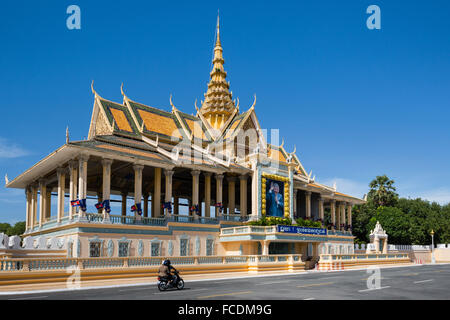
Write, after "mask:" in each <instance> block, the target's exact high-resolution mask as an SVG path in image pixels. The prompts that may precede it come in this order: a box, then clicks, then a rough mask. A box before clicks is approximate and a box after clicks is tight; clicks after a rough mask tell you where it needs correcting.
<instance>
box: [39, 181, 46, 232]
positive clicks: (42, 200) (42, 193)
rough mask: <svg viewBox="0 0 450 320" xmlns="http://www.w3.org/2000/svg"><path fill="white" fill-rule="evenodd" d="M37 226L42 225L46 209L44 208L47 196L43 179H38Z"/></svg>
mask: <svg viewBox="0 0 450 320" xmlns="http://www.w3.org/2000/svg"><path fill="white" fill-rule="evenodd" d="M39 193H40V195H39V228H41V227H42V224H43V223H44V216H45V212H46V210H47V208H46V198H47V186H46V181H45V180H44V179H40V180H39Z"/></svg>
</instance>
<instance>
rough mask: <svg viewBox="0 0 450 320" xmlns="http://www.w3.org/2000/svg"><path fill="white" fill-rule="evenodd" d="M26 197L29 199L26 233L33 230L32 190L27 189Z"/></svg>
mask: <svg viewBox="0 0 450 320" xmlns="http://www.w3.org/2000/svg"><path fill="white" fill-rule="evenodd" d="M25 197H26V199H27V206H26V214H27V217H26V226H25V232H26V231H28V230H30V229H31V216H32V211H31V210H32V205H31V201H32V200H31V198H32V196H31V190H30V187H27V188H26V189H25Z"/></svg>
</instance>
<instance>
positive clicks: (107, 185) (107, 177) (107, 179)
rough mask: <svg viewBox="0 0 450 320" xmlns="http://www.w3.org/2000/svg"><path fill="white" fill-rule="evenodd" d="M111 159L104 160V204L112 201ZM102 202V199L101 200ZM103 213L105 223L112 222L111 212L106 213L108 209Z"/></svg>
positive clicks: (104, 209) (103, 210)
mask: <svg viewBox="0 0 450 320" xmlns="http://www.w3.org/2000/svg"><path fill="white" fill-rule="evenodd" d="M112 162H113V161H112V160H111V159H102V167H103V170H102V171H103V172H102V173H103V177H102V178H103V181H102V202H103V203H105V201H107V202H108V203H109V201H110V200H111V199H110V198H111V165H112ZM99 201H100V199H99ZM102 213H103V222H105V223H107V222H109V221H110V218H109V212H107V211H106V208H103V209H102Z"/></svg>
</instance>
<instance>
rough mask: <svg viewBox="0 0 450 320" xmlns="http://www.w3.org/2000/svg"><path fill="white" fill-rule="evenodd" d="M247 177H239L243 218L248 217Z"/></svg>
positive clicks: (240, 204)
mask: <svg viewBox="0 0 450 320" xmlns="http://www.w3.org/2000/svg"><path fill="white" fill-rule="evenodd" d="M247 178H248V176H247V175H245V174H244V175H241V176H239V182H240V185H239V192H240V198H241V202H240V203H239V206H240V210H241V217H243V216H246V215H247Z"/></svg>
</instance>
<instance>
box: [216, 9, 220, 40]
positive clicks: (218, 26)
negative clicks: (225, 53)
mask: <svg viewBox="0 0 450 320" xmlns="http://www.w3.org/2000/svg"><path fill="white" fill-rule="evenodd" d="M216 33H217V38H216V46H217V45H220V18H219V9H217V27H216Z"/></svg>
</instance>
